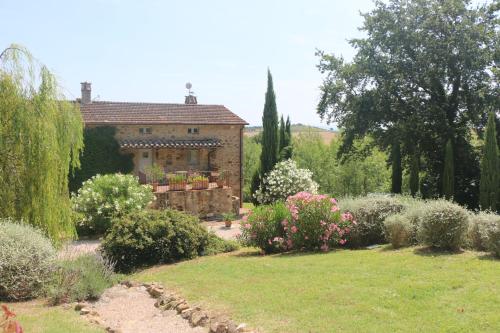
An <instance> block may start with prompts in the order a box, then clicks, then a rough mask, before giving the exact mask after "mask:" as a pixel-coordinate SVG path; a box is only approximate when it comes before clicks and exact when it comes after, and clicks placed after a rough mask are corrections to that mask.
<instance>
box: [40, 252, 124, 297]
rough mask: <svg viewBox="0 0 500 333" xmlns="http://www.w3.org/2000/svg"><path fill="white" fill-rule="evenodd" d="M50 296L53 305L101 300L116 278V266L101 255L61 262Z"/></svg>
mask: <svg viewBox="0 0 500 333" xmlns="http://www.w3.org/2000/svg"><path fill="white" fill-rule="evenodd" d="M57 266H58V267H57V270H56V271H55V273H54V275H53V278H52V281H51V283H50V285H49V287H48V289H47V295H48V297H49V299H50V302H51V303H52V304H60V303H67V302H74V301H83V300H97V299H98V298H99V297H100V296H101V294H102V293H103V292H104V290H105V289H106V288H109V287H111V286H112V285H113V284H114V282H115V281H116V278H115V274H114V273H113V265H112V264H111V263H110V262H109V261H108V260H106V259H105V258H104V257H103V256H102V255H101V254H99V253H97V254H87V255H82V256H79V257H77V258H75V259H69V260H63V261H60V262H59V263H58V265H57Z"/></svg>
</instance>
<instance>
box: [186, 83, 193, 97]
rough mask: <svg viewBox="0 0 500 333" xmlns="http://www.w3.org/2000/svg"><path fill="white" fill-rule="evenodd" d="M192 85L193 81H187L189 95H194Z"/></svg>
mask: <svg viewBox="0 0 500 333" xmlns="http://www.w3.org/2000/svg"><path fill="white" fill-rule="evenodd" d="M192 87H193V85H192V84H191V82H188V83H186V89H187V90H188V93H189V96H191V95H193V93H194V91H191V88H192Z"/></svg>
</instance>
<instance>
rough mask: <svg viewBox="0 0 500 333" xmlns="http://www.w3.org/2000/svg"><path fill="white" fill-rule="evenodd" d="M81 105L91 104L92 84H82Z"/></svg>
mask: <svg viewBox="0 0 500 333" xmlns="http://www.w3.org/2000/svg"><path fill="white" fill-rule="evenodd" d="M80 84H81V85H82V100H81V103H82V104H90V103H92V87H91V85H92V83H90V82H82V83H80Z"/></svg>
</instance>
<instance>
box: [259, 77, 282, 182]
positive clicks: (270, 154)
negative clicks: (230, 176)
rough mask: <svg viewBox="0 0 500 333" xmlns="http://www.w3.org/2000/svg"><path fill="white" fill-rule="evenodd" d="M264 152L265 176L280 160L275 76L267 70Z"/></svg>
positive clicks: (263, 135)
mask: <svg viewBox="0 0 500 333" xmlns="http://www.w3.org/2000/svg"><path fill="white" fill-rule="evenodd" d="M262 127H263V130H262V153H261V155H260V174H261V178H262V177H264V176H265V175H266V174H267V173H268V172H269V171H271V170H272V169H273V168H274V165H275V164H276V163H277V162H278V148H279V147H278V145H279V137H278V111H277V108H276V96H275V94H274V89H273V77H272V76H271V71H270V70H269V69H268V70H267V92H266V101H265V104H264V112H263V115H262Z"/></svg>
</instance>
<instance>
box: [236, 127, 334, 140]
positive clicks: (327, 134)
mask: <svg viewBox="0 0 500 333" xmlns="http://www.w3.org/2000/svg"><path fill="white" fill-rule="evenodd" d="M260 132H262V126H247V127H245V132H244V135H245V136H249V137H252V136H254V135H257V134H259V133H260ZM308 132H317V133H318V134H319V135H320V136H321V137H322V138H323V141H324V142H325V143H330V141H332V139H333V138H335V137H336V136H337V135H338V131H337V130H334V129H325V128H321V127H317V126H310V125H304V124H292V135H293V136H296V135H299V134H300V133H308Z"/></svg>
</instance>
